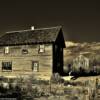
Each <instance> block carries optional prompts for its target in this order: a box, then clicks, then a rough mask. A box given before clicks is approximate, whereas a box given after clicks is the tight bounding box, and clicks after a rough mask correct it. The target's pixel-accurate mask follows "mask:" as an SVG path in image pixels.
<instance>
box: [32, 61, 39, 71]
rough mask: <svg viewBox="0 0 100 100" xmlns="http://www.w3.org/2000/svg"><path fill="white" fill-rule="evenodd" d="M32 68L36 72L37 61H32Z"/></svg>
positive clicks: (37, 68) (37, 67) (37, 69)
mask: <svg viewBox="0 0 100 100" xmlns="http://www.w3.org/2000/svg"><path fill="white" fill-rule="evenodd" d="M32 70H33V71H36V72H38V71H39V62H38V61H32Z"/></svg>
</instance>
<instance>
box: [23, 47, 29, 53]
mask: <svg viewBox="0 0 100 100" xmlns="http://www.w3.org/2000/svg"><path fill="white" fill-rule="evenodd" d="M22 54H28V46H23V47H22Z"/></svg>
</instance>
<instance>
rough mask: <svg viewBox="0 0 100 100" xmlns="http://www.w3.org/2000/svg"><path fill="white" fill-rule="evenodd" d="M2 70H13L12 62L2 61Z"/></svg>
mask: <svg viewBox="0 0 100 100" xmlns="http://www.w3.org/2000/svg"><path fill="white" fill-rule="evenodd" d="M2 70H12V62H2Z"/></svg>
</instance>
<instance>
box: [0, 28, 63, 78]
mask: <svg viewBox="0 0 100 100" xmlns="http://www.w3.org/2000/svg"><path fill="white" fill-rule="evenodd" d="M64 47H65V42H64V37H63V32H62V28H61V27H60V26H58V27H51V28H41V29H34V28H33V27H32V29H29V30H21V31H11V32H7V33H6V34H4V35H3V36H1V37H0V75H1V76H9V77H10V76H18V75H29V74H32V73H34V74H36V75H37V76H42V75H43V76H50V75H51V74H52V73H55V72H58V73H60V74H61V75H62V74H63V48H64Z"/></svg>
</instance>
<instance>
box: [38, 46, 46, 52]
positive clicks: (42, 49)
mask: <svg viewBox="0 0 100 100" xmlns="http://www.w3.org/2000/svg"><path fill="white" fill-rule="evenodd" d="M44 52H45V46H44V45H39V53H44Z"/></svg>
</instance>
